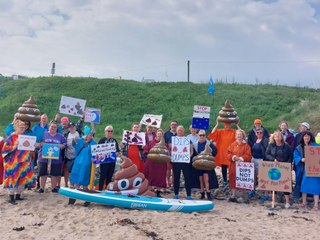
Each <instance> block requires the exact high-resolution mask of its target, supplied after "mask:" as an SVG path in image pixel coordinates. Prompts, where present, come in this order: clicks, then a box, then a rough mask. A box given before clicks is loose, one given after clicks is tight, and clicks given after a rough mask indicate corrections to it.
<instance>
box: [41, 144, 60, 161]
mask: <svg viewBox="0 0 320 240" xmlns="http://www.w3.org/2000/svg"><path fill="white" fill-rule="evenodd" d="M59 155H60V145H59V144H51V143H44V144H43V146H42V158H47V159H54V160H58V159H59Z"/></svg>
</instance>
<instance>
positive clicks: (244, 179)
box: [236, 161, 254, 190]
mask: <svg viewBox="0 0 320 240" xmlns="http://www.w3.org/2000/svg"><path fill="white" fill-rule="evenodd" d="M236 188H240V189H248V190H253V189H254V163H249V162H238V161H237V162H236Z"/></svg>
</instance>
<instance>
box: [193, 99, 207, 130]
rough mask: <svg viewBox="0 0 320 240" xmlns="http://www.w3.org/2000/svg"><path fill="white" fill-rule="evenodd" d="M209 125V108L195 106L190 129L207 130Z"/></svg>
mask: <svg viewBox="0 0 320 240" xmlns="http://www.w3.org/2000/svg"><path fill="white" fill-rule="evenodd" d="M209 124H210V107H207V106H199V105H195V106H194V108H193V117H192V127H193V128H197V129H203V130H208V128H209Z"/></svg>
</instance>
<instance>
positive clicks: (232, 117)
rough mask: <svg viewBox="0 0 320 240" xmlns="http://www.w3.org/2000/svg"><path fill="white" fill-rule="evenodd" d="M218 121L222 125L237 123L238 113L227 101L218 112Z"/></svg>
mask: <svg viewBox="0 0 320 240" xmlns="http://www.w3.org/2000/svg"><path fill="white" fill-rule="evenodd" d="M218 121H219V122H223V123H239V117H238V113H237V112H236V111H235V110H234V108H233V107H232V106H231V104H230V102H229V101H228V100H227V101H226V102H225V103H224V106H223V107H222V109H221V110H220V111H219V116H218Z"/></svg>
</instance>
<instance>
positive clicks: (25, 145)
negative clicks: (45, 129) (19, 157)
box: [18, 135, 37, 151]
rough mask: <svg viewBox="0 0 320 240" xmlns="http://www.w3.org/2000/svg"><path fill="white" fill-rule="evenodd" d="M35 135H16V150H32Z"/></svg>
mask: <svg viewBox="0 0 320 240" xmlns="http://www.w3.org/2000/svg"><path fill="white" fill-rule="evenodd" d="M36 139H37V137H35V136H28V135H18V150H29V151H34V149H35V144H36Z"/></svg>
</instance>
